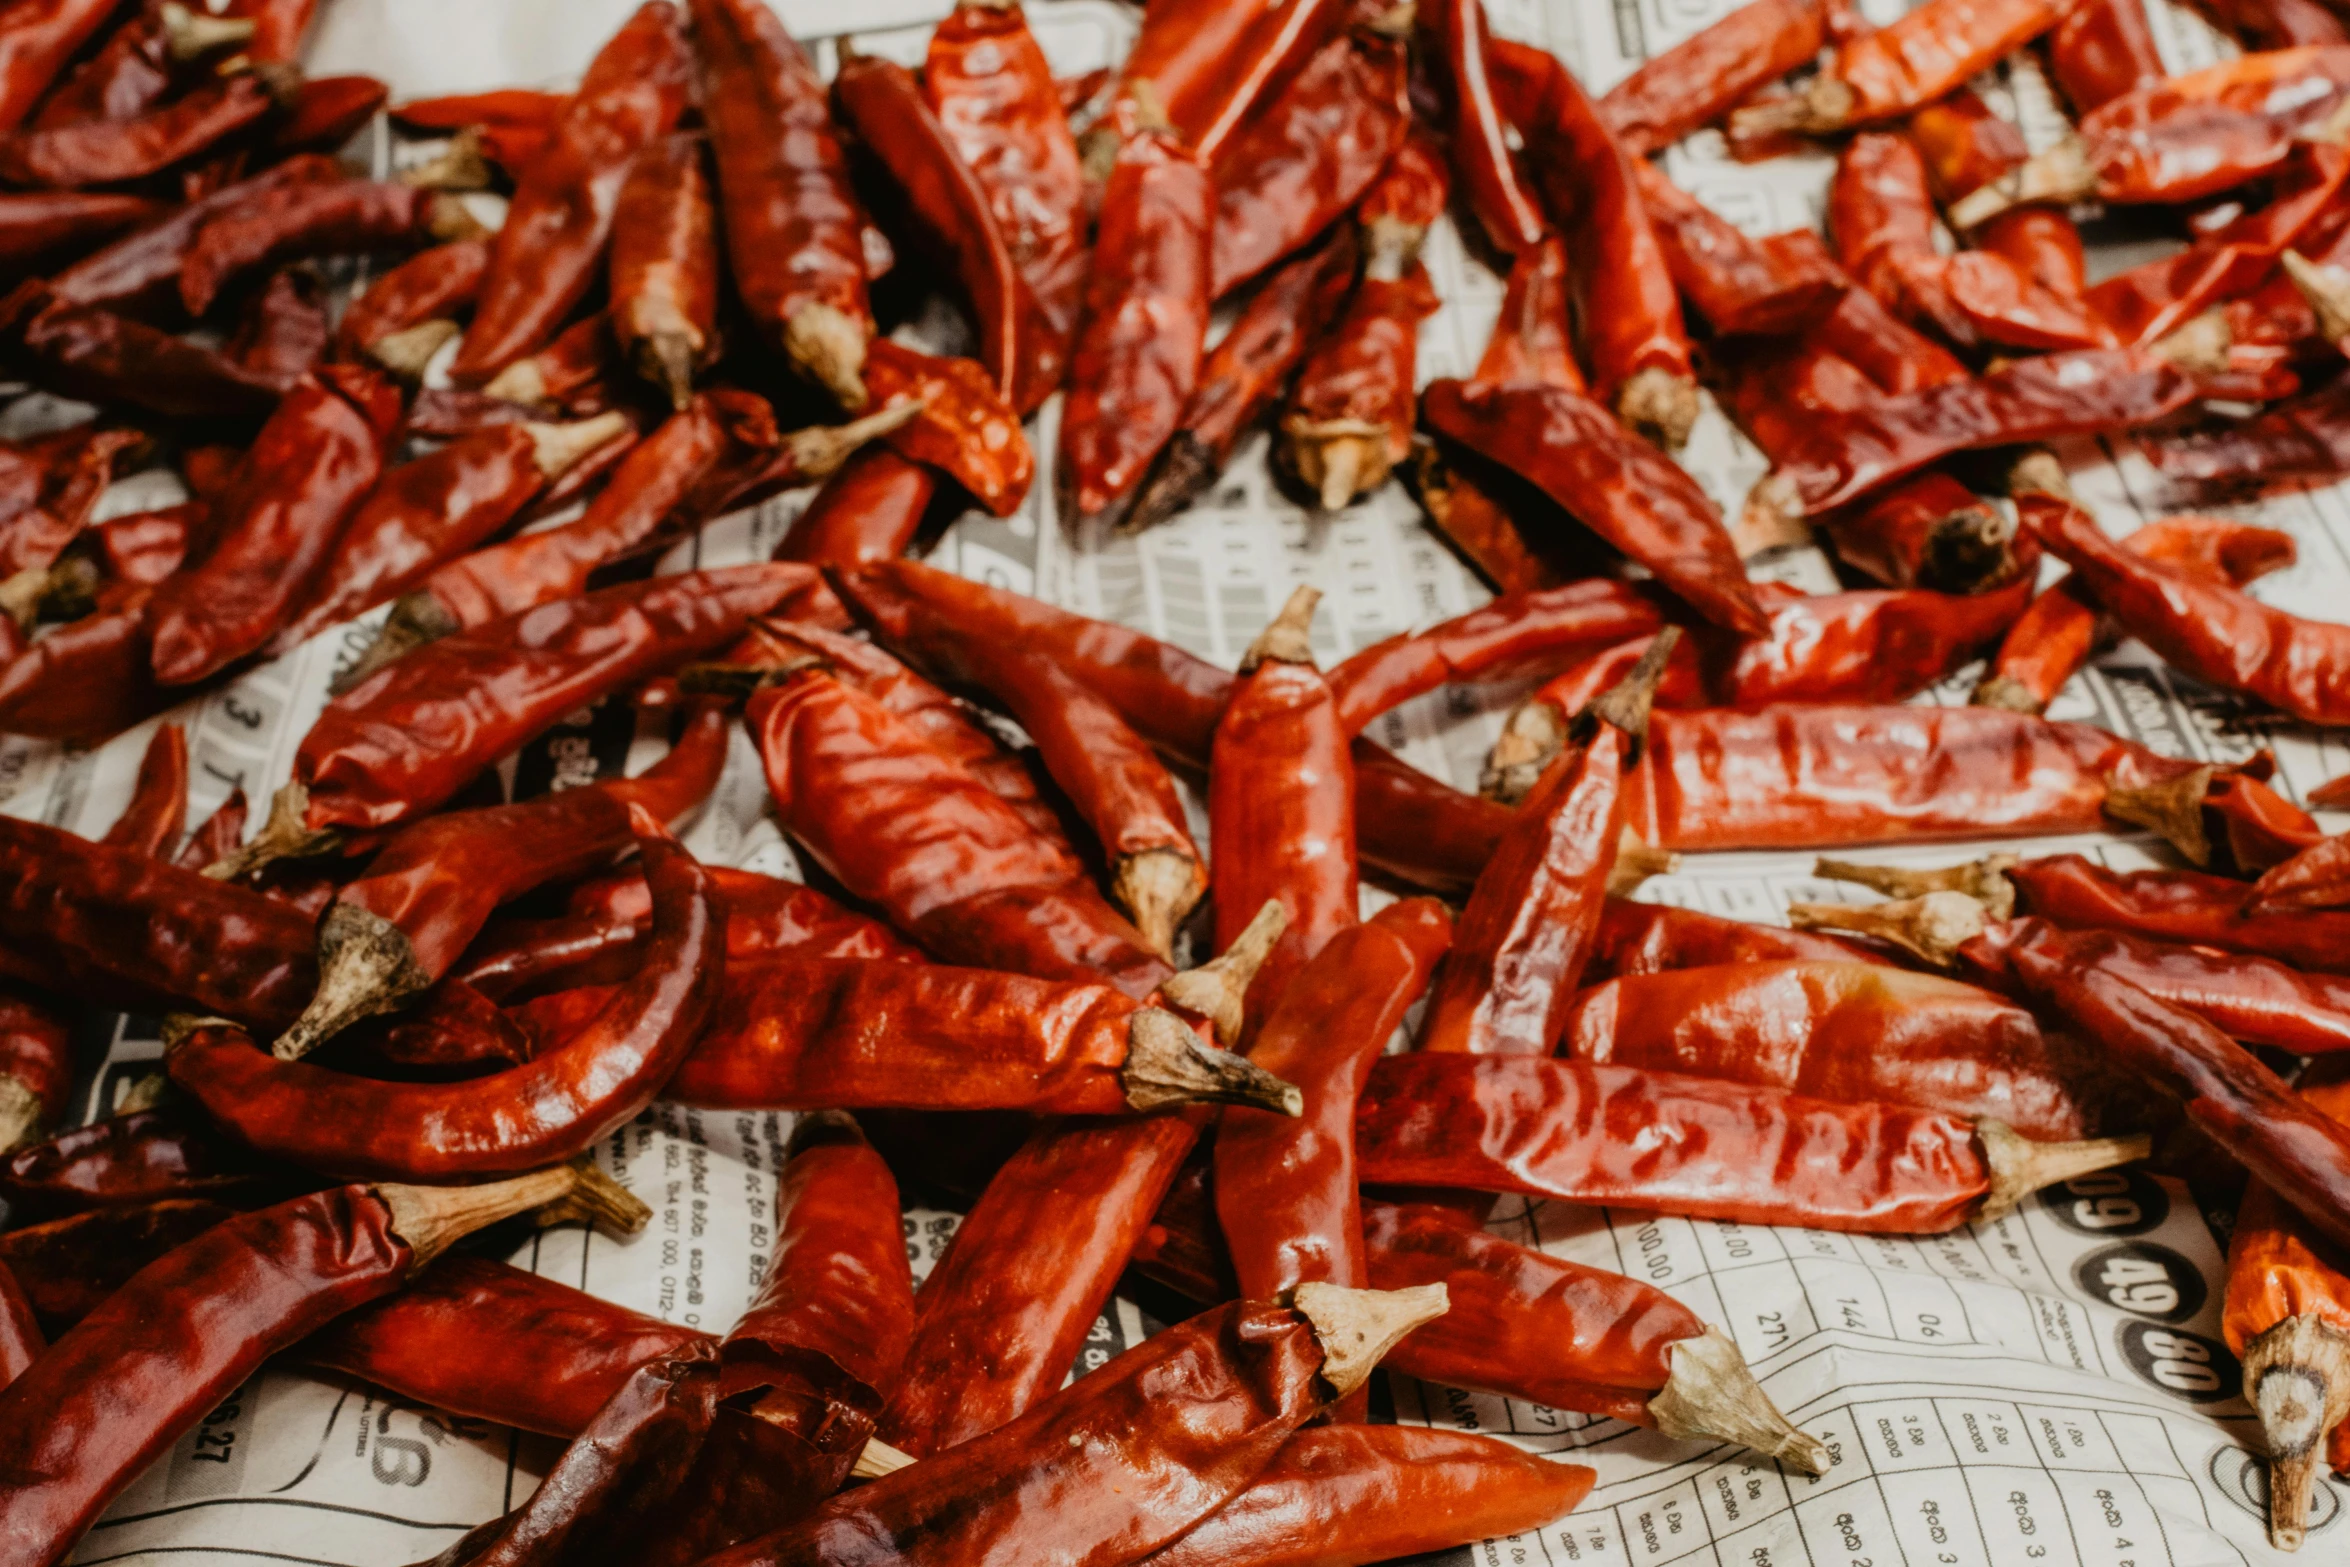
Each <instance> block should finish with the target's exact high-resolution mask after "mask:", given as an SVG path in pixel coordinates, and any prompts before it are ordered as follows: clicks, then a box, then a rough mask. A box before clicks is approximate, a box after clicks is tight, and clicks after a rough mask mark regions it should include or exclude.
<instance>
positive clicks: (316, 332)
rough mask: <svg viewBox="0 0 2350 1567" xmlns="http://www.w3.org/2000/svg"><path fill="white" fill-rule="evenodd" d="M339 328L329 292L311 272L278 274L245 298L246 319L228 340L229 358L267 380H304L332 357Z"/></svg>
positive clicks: (290, 270)
mask: <svg viewBox="0 0 2350 1567" xmlns="http://www.w3.org/2000/svg"><path fill="white" fill-rule="evenodd" d="M332 333H333V328H332V327H331V326H330V325H328V323H327V319H326V294H325V289H324V288H323V287H322V285H321V284H320V283H319V281H318V277H317V274H315V273H313V272H311V271H310V270H309V269H308V268H306V267H285V268H282V269H280V270H279V271H277V272H275V273H272V274H271V275H270V277H269V279H268V281H266V282H265V283H263V284H262V285H261V287H260V288H258V289H256V290H254V291H253V292H252V293H250V294H248V295H247V296H246V299H245V308H244V313H243V319H242V320H241V321H239V323H238V325H237V330H236V333H235V335H234V336H232V337H231V338H230V339H229V341H228V349H227V352H228V356H229V358H231V359H233V360H234V361H236V363H237V364H239V365H241V366H242V367H244V368H245V369H247V370H251V371H255V372H258V373H259V374H262V375H273V376H278V375H282V376H286V377H289V378H290V377H294V376H302V375H308V374H309V373H310V372H311V371H313V370H315V369H317V368H318V365H319V362H320V361H321V360H323V359H325V358H326V349H327V339H328V338H329V337H330V336H331V335H332Z"/></svg>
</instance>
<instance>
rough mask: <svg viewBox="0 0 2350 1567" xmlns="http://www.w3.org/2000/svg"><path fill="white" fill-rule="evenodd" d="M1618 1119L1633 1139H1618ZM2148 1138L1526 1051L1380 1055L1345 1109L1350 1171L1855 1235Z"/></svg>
mask: <svg viewBox="0 0 2350 1567" xmlns="http://www.w3.org/2000/svg"><path fill="white" fill-rule="evenodd" d="M1619 1126H1639V1127H1642V1128H1644V1129H1645V1133H1646V1135H1645V1136H1644V1137H1643V1138H1642V1139H1641V1140H1640V1142H1639V1144H1638V1145H1637V1147H1635V1146H1634V1145H1633V1144H1631V1143H1627V1142H1625V1141H1623V1140H1622V1139H1620V1138H1619V1137H1617V1136H1616V1135H1615V1134H1614V1133H1613V1132H1611V1131H1610V1130H1609V1129H1610V1128H1613V1127H1619ZM2147 1148H2148V1140H2147V1139H2146V1138H2144V1137H2134V1138H2101V1139H2093V1140H2090V1141H2086V1142H2068V1143H2035V1142H2031V1141H2029V1140H2027V1139H2025V1138H2022V1137H2019V1136H2017V1135H2016V1134H2015V1133H2014V1132H2011V1131H2009V1130H2008V1129H2007V1128H2006V1127H2004V1126H2001V1125H1999V1123H1997V1122H1995V1121H1971V1120H1967V1119H1965V1118H1963V1117H1960V1116H1954V1115H1945V1114H1942V1113H1940V1112H1937V1111H1925V1110H1911V1109H1907V1108H1904V1107H1898V1106H1893V1105H1886V1104H1869V1103H1858V1104H1831V1103H1829V1102H1827V1101H1825V1100H1820V1099H1810V1098H1805V1097H1803V1096H1800V1095H1796V1094H1791V1093H1787V1092H1785V1091H1784V1090H1781V1089H1775V1088H1763V1087H1755V1086H1753V1085H1750V1084H1744V1083H1736V1084H1733V1083H1722V1082H1717V1081H1714V1080H1711V1079H1708V1078H1701V1077H1688V1076H1683V1075H1680V1074H1678V1073H1671V1072H1644V1071H1641V1070H1639V1069H1637V1068H1633V1067H1618V1066H1596V1065H1592V1064H1590V1063H1587V1062H1580V1061H1551V1060H1544V1059H1542V1058H1540V1057H1531V1056H1459V1055H1430V1054H1427V1053H1425V1052H1420V1053H1415V1054H1412V1055H1404V1056H1395V1057H1391V1058H1388V1059H1385V1060H1382V1061H1380V1062H1379V1063H1377V1064H1376V1065H1374V1066H1373V1067H1372V1068H1371V1080H1370V1083H1369V1085H1368V1086H1367V1087H1366V1088H1365V1090H1364V1094H1363V1102H1362V1110H1361V1112H1360V1113H1359V1114H1358V1115H1357V1116H1356V1118H1355V1149H1356V1156H1357V1158H1358V1159H1359V1161H1360V1168H1361V1171H1362V1178H1363V1179H1364V1180H1365V1181H1367V1182H1379V1183H1392V1184H1399V1185H1408V1186H1452V1187H1465V1188H1468V1189H1471V1190H1476V1191H1510V1192H1522V1193H1525V1194H1526V1195H1528V1196H1541V1197H1555V1198H1560V1199H1563V1200H1565V1201H1568V1202H1588V1203H1605V1204H1607V1205H1608V1206H1610V1207H1619V1208H1632V1209H1640V1210H1648V1211H1664V1212H1670V1213H1674V1214H1679V1215H1682V1216H1685V1217H1689V1218H1714V1219H1728V1220H1732V1221H1734V1222H1739V1223H1747V1224H1802V1225H1807V1226H1810V1227H1811V1228H1814V1229H1823V1230H1853V1231H1859V1232H1861V1233H1864V1234H1872V1233H1873V1234H1908V1235H1918V1234H1934V1233H1937V1232H1940V1231H1944V1230H1950V1229H1955V1228H1956V1227H1958V1226H1959V1225H1961V1224H1965V1223H1967V1222H1969V1221H1971V1220H1973V1219H1977V1218H1984V1217H1992V1216H1996V1215H1998V1214H2001V1213H2005V1212H2007V1211H2008V1210H2010V1209H2011V1208H2013V1207H2014V1206H2015V1205H2016V1204H2017V1203H2018V1202H2020V1201H2022V1200H2023V1199H2024V1198H2025V1197H2027V1196H2029V1195H2030V1194H2031V1193H2032V1192H2034V1191H2037V1190H2038V1189H2039V1188H2040V1187H2042V1186H2045V1185H2048V1184H2049V1183H2051V1182H2054V1181H2060V1180H2069V1179H2072V1178H2073V1177H2076V1176H2079V1175H2084V1174H2087V1173H2089V1172H2090V1171H2093V1170H2102V1169H2106V1168H2109V1167H2111V1166H2113V1165H2117V1164H2126V1163H2128V1162H2129V1161H2130V1160H2132V1159H2139V1158H2143V1157H2145V1154H2146V1151H2147Z"/></svg>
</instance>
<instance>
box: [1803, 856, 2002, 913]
mask: <svg viewBox="0 0 2350 1567" xmlns="http://www.w3.org/2000/svg"><path fill="white" fill-rule="evenodd" d="M2015 867H2016V857H2015V856H2014V855H2012V854H1986V855H1985V856H1983V857H1982V858H1981V859H1979V860H1969V861H1967V862H1966V863H1965V864H1964V865H1937V866H1935V867H1934V868H1933V869H1932V870H1923V871H1921V870H1910V869H1908V868H1906V867H1904V866H1899V865H1862V864H1860V863H1859V862H1857V861H1854V860H1819V861H1816V862H1815V863H1814V864H1813V865H1812V868H1811V873H1812V874H1813V875H1814V876H1817V877H1819V878H1820V879H1821V880H1823V881H1843V882H1850V883H1852V884H1853V885H1854V886H1856V887H1867V888H1869V889H1871V890H1872V891H1875V892H1881V893H1883V894H1884V895H1885V896H1886V897H1888V898H1922V897H1924V896H1925V895H1926V894H1927V893H1929V892H1963V893H1965V894H1966V895H1967V896H1968V897H1970V898H1972V899H1974V900H1975V901H1976V902H1977V903H1980V904H1982V905H1983V907H1984V909H1985V910H1986V911H1987V912H1988V913H1989V914H1990V916H1991V917H1992V918H1993V919H1995V920H2005V919H2012V918H2014V917H2015V883H2014V882H2012V881H2009V880H2008V879H2007V873H2008V872H2009V871H2011V870H2013V869H2015Z"/></svg>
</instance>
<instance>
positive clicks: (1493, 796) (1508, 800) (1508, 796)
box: [1477, 699, 1567, 805]
mask: <svg viewBox="0 0 2350 1567" xmlns="http://www.w3.org/2000/svg"><path fill="white" fill-rule="evenodd" d="M1566 748H1567V717H1566V715H1565V714H1564V713H1562V712H1560V711H1559V710H1558V708H1557V707H1556V706H1555V705H1554V704H1552V703H1549V702H1540V701H1534V700H1531V699H1529V700H1527V701H1524V702H1521V703H1519V704H1518V708H1517V711H1516V712H1514V713H1512V714H1510V716H1509V721H1508V722H1507V723H1505V724H1503V725H1502V728H1501V738H1500V739H1498V740H1496V741H1494V742H1493V750H1492V752H1491V753H1490V754H1488V755H1487V756H1486V758H1485V773H1484V776H1482V777H1481V778H1479V779H1478V780H1477V790H1478V792H1479V793H1480V794H1482V795H1484V796H1485V798H1487V799H1488V800H1499V801H1500V802H1501V803H1502V804H1504V805H1516V804H1517V803H1518V802H1519V801H1521V800H1523V799H1525V798H1526V796H1528V795H1530V794H1532V793H1533V792H1534V786H1535V784H1537V783H1539V782H1540V781H1541V779H1542V775H1543V773H1544V771H1545V770H1546V769H1548V768H1549V766H1550V764H1551V763H1553V762H1555V761H1557V760H1558V758H1559V753H1560V752H1562V751H1564V750H1565V749H1566Z"/></svg>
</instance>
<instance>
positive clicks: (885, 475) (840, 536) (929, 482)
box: [775, 446, 938, 566]
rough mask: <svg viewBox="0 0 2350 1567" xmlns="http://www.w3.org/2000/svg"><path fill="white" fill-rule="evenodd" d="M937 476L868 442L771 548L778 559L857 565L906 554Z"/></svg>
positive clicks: (932, 494)
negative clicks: (779, 541) (869, 444)
mask: <svg viewBox="0 0 2350 1567" xmlns="http://www.w3.org/2000/svg"><path fill="white" fill-rule="evenodd" d="M937 491H938V480H937V479H936V478H935V477H934V476H933V475H932V473H931V471H930V469H928V468H926V467H924V466H923V465H922V464H920V463H918V462H913V461H910V460H909V459H907V458H904V457H901V456H899V455H898V454H897V453H896V452H894V451H892V450H890V449H889V448H888V447H887V446H868V447H866V448H865V449H863V450H862V451H860V452H858V453H857V454H856V455H855V456H853V457H851V458H850V459H849V460H848V461H847V462H845V463H843V464H842V465H841V466H840V467H839V468H838V469H837V470H835V471H834V473H833V475H832V477H831V478H829V479H826V480H825V481H824V483H823V485H822V486H821V487H820V488H818V490H817V491H816V494H815V497H814V498H813V499H811V500H810V501H809V502H808V504H807V506H806V507H805V508H803V509H802V510H801V512H800V514H799V516H798V517H796V518H794V519H793V520H792V525H791V531H790V532H788V533H786V534H785V535H784V536H783V541H782V542H781V543H779V544H777V545H776V546H775V558H776V559H777V560H796V561H804V562H806V563H807V564H809V565H811V566H862V565H865V564H868V563H870V562H874V561H884V560H895V559H896V558H897V557H898V556H900V555H903V554H904V553H905V552H906V547H907V546H908V545H910V544H912V543H913V542H914V536H915V535H916V534H917V533H918V532H920V531H921V528H922V522H923V519H924V517H925V516H926V515H927V514H928V513H929V510H930V502H931V497H932V496H934V495H935V494H936V493H937Z"/></svg>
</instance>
